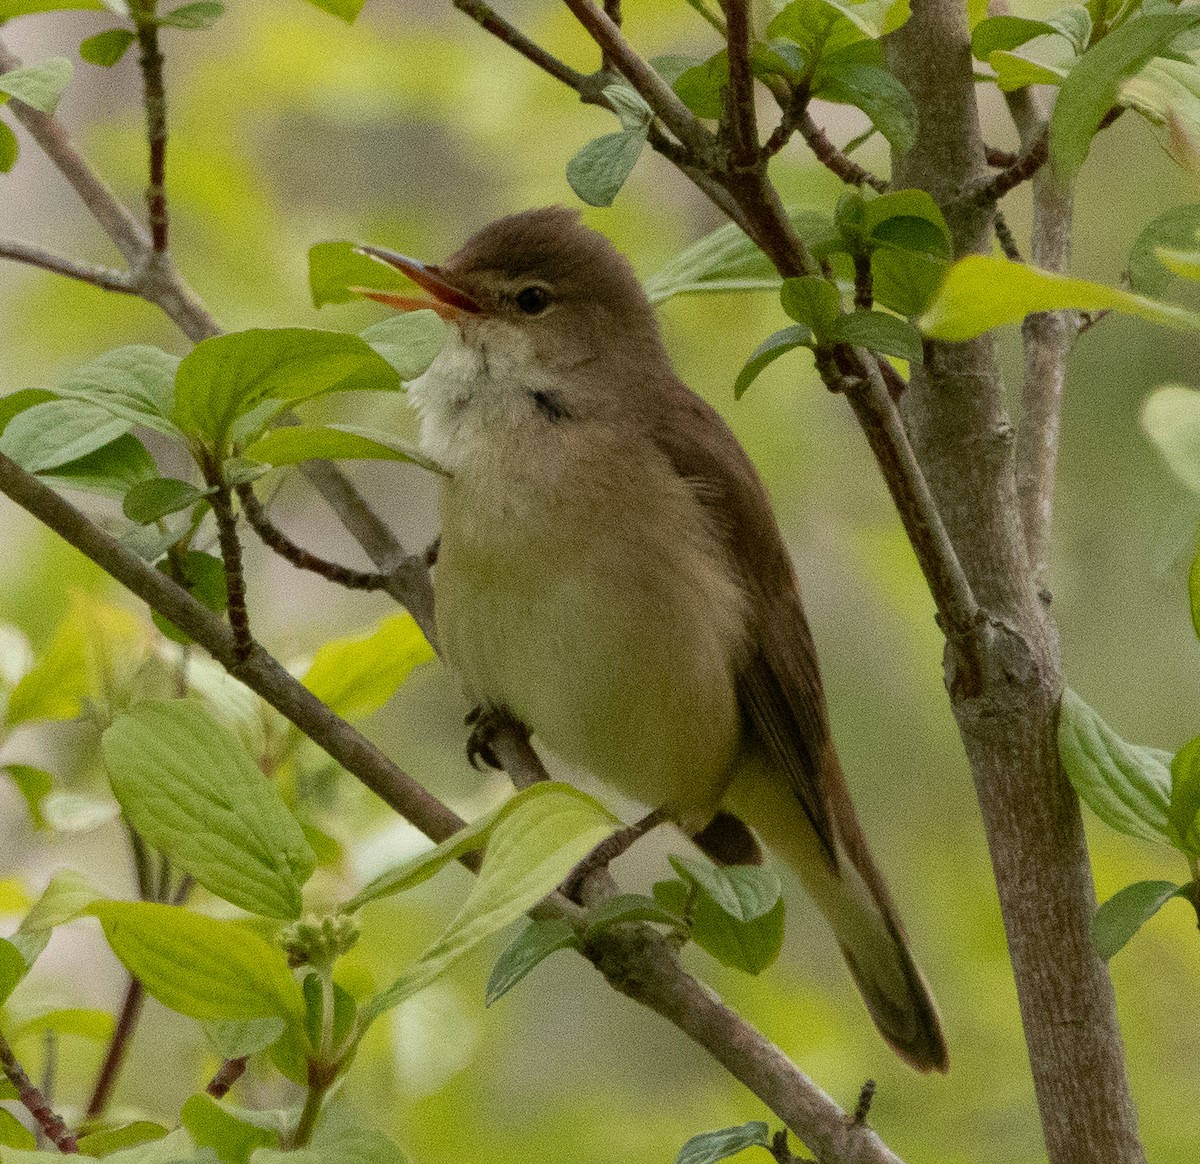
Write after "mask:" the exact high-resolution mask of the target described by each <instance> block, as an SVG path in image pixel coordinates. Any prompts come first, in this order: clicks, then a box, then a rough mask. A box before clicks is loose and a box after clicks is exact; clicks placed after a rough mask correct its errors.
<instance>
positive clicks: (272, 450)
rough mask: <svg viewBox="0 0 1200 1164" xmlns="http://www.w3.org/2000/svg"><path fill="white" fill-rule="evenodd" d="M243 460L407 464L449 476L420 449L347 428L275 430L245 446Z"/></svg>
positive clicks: (384, 435) (383, 434)
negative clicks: (387, 462)
mask: <svg viewBox="0 0 1200 1164" xmlns="http://www.w3.org/2000/svg"><path fill="white" fill-rule="evenodd" d="M246 456H248V457H252V458H254V459H255V460H258V461H263V462H265V463H266V464H268V465H299V464H301V463H303V462H304V461H313V460H321V461H408V462H410V463H411V464H414V465H420V466H421V468H423V469H428V470H429V471H430V472H432V473H440V474H442V475H448V474H447V471H446V470H445V469H443V468H442V467H441V466H440V465H439V464H438V463H437V462H436V461H432V460H430V459H429V457H427V456H425V454H424V453H422V452H421V451H420V449H418V448H416V447H414V446H412V445H409V444H407V443H406V442H404V441H402V440H400V439H399V438H398V437H395V436H393V435H392V434H391V433H386V432H382V431H380V430H377V429H368V428H363V427H361V426H358V425H346V424H326V425H319V424H296V425H285V426H284V427H282V428H275V429H272V430H271V431H270V432H268V433H267V434H266V435H265V436H261V437H259V438H258V440H256V441H254V442H252V443H251V444H249V445H247V446H246Z"/></svg>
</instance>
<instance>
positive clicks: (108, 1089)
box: [84, 977, 146, 1122]
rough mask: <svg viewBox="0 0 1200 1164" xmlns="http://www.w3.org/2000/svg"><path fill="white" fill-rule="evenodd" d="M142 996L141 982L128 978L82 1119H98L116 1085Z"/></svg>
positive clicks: (139, 1009) (139, 1011) (144, 990)
mask: <svg viewBox="0 0 1200 1164" xmlns="http://www.w3.org/2000/svg"><path fill="white" fill-rule="evenodd" d="M145 998H146V989H145V987H144V986H142V984H141V982H140V981H139V980H138V979H136V978H133V977H131V978H130V979H129V985H128V986H127V987H126V988H125V998H124V1001H123V1002H122V1003H121V1012H120V1014H119V1015H118V1016H117V1025H116V1028H115V1029H114V1031H113V1037H112V1039H111V1040H110V1042H109V1044H108V1050H107V1051H106V1052H105V1054H104V1061H103V1062H102V1063H101V1064H100V1071H99V1073H98V1074H97V1076H96V1083H95V1085H94V1086H93V1088H92V1096H91V1098H90V1099H89V1100H88V1105H87V1110H86V1112H85V1115H84V1119H85V1120H87V1121H88V1122H91V1121H93V1120H98V1119H99V1118H100V1117H101V1116H102V1115H104V1113H105V1112H106V1111H107V1110H108V1104H109V1100H110V1099H111V1098H112V1093H113V1089H114V1088H115V1087H116V1084H117V1077H118V1076H119V1075H120V1073H121V1068H122V1067H123V1066H124V1064H125V1056H126V1055H127V1054H128V1052H129V1044H130V1042H131V1041H132V1039H133V1032H134V1029H135V1028H136V1027H137V1023H138V1019H139V1018H140V1017H141V1013H142V1003H143V1002H144V1001H145Z"/></svg>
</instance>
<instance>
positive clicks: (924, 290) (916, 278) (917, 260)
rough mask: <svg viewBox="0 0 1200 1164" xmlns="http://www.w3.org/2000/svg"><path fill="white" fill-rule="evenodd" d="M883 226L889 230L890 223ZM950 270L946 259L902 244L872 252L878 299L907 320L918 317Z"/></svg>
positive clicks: (873, 279) (872, 267) (878, 301)
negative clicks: (901, 245)
mask: <svg viewBox="0 0 1200 1164" xmlns="http://www.w3.org/2000/svg"><path fill="white" fill-rule="evenodd" d="M897 221H899V220H897ZM908 221H912V220H911V219H910V220H908ZM880 229H881V230H885V229H887V224H885V225H884V226H883V227H881V228H880ZM949 269H950V264H949V263H948V262H947V261H946V260H945V259H938V258H935V257H933V256H931V255H929V254H920V253H918V252H916V251H911V250H907V249H901V248H899V247H893V246H886V245H885V246H878V247H876V248H875V250H874V251H872V252H871V282H872V287H873V290H874V292H875V302H876V303H878V304H880V305H881V306H883V307H888V308H890V309H891V310H892V311H895V312H897V313H898V314H900V315H903V316H904V317H905V318H907V319H915V318H916V317H917V316H919V315H920V314H921V313H922V312H923V311H925V309H926V308H927V307H928V306H929V304H930V303H931V302H932V300H933V297H934V295H935V294H936V293H937V290H938V288H939V287H941V285H942V283H943V281H944V280H945V278H946V272H947V271H948V270H949Z"/></svg>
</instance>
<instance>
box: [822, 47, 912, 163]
mask: <svg viewBox="0 0 1200 1164" xmlns="http://www.w3.org/2000/svg"><path fill="white" fill-rule="evenodd" d="M816 95H817V96H818V97H821V98H823V99H824V100H826V101H835V102H837V103H838V104H839V105H854V106H856V107H857V108H859V109H861V110H862V111H863V112H864V113H865V114H866V115H867V116H868V117H869V118H870V119H871V124H872V125H874V126H875V128H876V129H877V130H879V132H880V133H881V134H883V136H884V137H885V138H887V140H888V143H889V144H890V145H891V146H892V148H893V149H894V150H895V151H896V152H897V153H901V154H903V153H907V152H908V151H909V150H910V149H912V147H913V146H914V145H915V144H916V140H917V108H916V106H915V105H914V104H913V100H912V97H911V96H910V95H909V92H908V90H907V89H906V88H905V87H904V86H903V85H902V84H901V83H900V82H899V81H898V80H897V79H896V78H895V77H894V76H893V75H892V74H891V73H889V72H888V71H887V70H886V69H877V68H874V67H873V66H871V65H859V64H851V63H845V64H838V65H836V66H833V65H829V66H826V67H825V68H823V69H822V70H821V79H820V83H819V86H818V88H817V90H816Z"/></svg>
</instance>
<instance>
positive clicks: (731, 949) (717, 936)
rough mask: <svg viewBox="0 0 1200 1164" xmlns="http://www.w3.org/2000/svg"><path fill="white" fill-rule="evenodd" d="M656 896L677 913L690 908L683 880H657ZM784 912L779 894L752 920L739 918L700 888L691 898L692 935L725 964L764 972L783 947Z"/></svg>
mask: <svg viewBox="0 0 1200 1164" xmlns="http://www.w3.org/2000/svg"><path fill="white" fill-rule="evenodd" d="M731 868H733V866H731ZM747 868H751V867H749V866H747ZM654 897H655V900H656V901H658V902H659V903H660V904H662V905H663V906H664V907H665V908H667V909H668V910H671V911H673V912H675V913H684V912H685V911H686V910H687V908H688V889H687V886H686V885H685V884H684V882H682V881H660V882H658V883H657V884H656V885H655V886H654ZM784 913H785V908H784V904H783V898H782V897H777V899H776V901H775V904H774V905H773V906H772V907H771V908H770V909H768V910H767V912H766V913H764V914H761V915H760V916H758V917H755V918H753V919H752V920H750V921H739V920H738V919H737V918H736V917H734V916H733V915H731V914H730V913H729V912H728V911H727V910H725V909H724V908H722V907H721V906H720V905H718V904H717V903H716V902H715V901H714V900H713V899H712V897H711V896H710V895H709V894H708V892H707V891H706V890H705V889H703V888H700V890H699V892H697V893H696V894H695V897H694V900H693V901H692V902H691V914H690V916H691V921H692V927H691V931H690V936H691V939H692V940H693V941H694V942H695V943H696V945H698V946H699V947H700V948H701V949H702V950H704V951H705V952H706V953H708V954H711V955H712V957H714V958H716V960H717V961H718V962H720V963H721V964H722V965H723V966H729V967H731V968H732V969H735V970H742V971H744V972H745V973H747V974H761V973H762V972H763V971H764V970H765V969H767V967H768V966H770V965H771V964H772V963H773V962H774V961H775V959H776V958H777V957H779V952H780V950H782V949H783V929H784Z"/></svg>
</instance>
